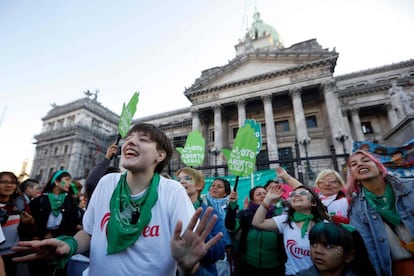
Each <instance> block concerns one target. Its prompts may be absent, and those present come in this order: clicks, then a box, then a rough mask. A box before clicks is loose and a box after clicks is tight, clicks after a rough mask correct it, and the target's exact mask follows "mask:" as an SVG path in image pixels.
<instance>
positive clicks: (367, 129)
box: [361, 121, 374, 134]
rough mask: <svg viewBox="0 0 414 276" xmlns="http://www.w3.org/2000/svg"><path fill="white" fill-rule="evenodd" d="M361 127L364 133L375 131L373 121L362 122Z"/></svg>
mask: <svg viewBox="0 0 414 276" xmlns="http://www.w3.org/2000/svg"><path fill="white" fill-rule="evenodd" d="M361 128H362V133H364V134H370V133H374V130H373V129H372V125H371V122H369V121H368V122H361Z"/></svg>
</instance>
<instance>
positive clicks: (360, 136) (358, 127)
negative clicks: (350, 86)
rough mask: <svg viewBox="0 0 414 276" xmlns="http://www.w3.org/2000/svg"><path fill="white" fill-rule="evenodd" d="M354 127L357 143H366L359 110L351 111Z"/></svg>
mask: <svg viewBox="0 0 414 276" xmlns="http://www.w3.org/2000/svg"><path fill="white" fill-rule="evenodd" d="M351 117H352V125H353V126H354V130H355V136H356V140H357V141H364V140H365V137H364V133H362V127H361V120H360V119H359V109H357V108H353V109H351Z"/></svg>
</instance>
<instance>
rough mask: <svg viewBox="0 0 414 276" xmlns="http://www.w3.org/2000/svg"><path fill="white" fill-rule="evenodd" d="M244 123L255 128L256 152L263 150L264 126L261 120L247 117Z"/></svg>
mask: <svg viewBox="0 0 414 276" xmlns="http://www.w3.org/2000/svg"><path fill="white" fill-rule="evenodd" d="M244 125H250V126H251V127H252V128H253V129H254V135H256V137H257V148H256V154H259V152H260V151H261V150H262V126H261V124H260V123H259V122H256V121H255V120H253V119H247V120H245V121H244Z"/></svg>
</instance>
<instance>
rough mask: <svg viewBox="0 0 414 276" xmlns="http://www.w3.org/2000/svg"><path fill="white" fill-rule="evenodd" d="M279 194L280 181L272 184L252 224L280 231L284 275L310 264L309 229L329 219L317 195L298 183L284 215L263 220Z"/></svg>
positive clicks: (280, 194) (268, 229)
mask: <svg viewBox="0 0 414 276" xmlns="http://www.w3.org/2000/svg"><path fill="white" fill-rule="evenodd" d="M282 193H283V191H282V187H281V186H280V185H279V184H272V185H271V188H270V189H269V191H268V193H267V194H266V197H265V199H264V200H263V201H262V203H261V206H260V207H259V208H258V209H257V211H256V214H255V215H254V218H253V222H252V224H253V226H254V227H256V228H258V229H262V230H267V231H275V232H278V233H282V234H283V242H284V246H285V251H286V255H287V262H286V264H285V268H286V275H295V274H296V273H297V272H299V271H301V270H303V269H306V268H308V267H310V266H311V265H312V260H311V258H310V243H309V238H308V235H309V230H310V229H311V228H312V226H313V225H314V224H315V223H316V222H320V221H323V220H328V219H329V216H328V214H327V211H326V207H325V206H324V205H323V204H322V202H321V200H320V199H319V197H318V195H317V194H316V193H315V192H314V191H313V190H312V189H310V188H308V187H305V186H299V187H297V188H296V189H294V191H293V192H292V193H291V195H290V198H291V200H290V207H289V209H288V211H287V213H286V214H282V215H279V216H276V217H273V218H269V219H265V215H266V212H267V210H268V209H269V208H270V206H272V205H273V204H275V203H277V202H278V201H279V200H280V198H281V196H282Z"/></svg>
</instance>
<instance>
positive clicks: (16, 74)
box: [0, 0, 414, 173]
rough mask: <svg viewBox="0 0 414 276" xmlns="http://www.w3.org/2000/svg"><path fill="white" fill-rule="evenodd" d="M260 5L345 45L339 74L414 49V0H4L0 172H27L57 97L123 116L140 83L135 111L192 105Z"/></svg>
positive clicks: (283, 31)
mask: <svg viewBox="0 0 414 276" xmlns="http://www.w3.org/2000/svg"><path fill="white" fill-rule="evenodd" d="M255 6H256V7H257V9H258V11H259V12H260V13H261V17H262V19H263V20H264V21H265V22H266V23H268V24H270V25H272V26H273V27H275V28H276V30H277V31H278V32H279V33H280V35H281V37H282V38H283V41H284V45H285V46H286V47H289V46H290V45H292V44H295V43H298V42H301V41H304V40H308V39H312V38H316V39H317V41H318V42H319V43H320V44H321V45H322V47H324V48H329V49H332V48H334V47H335V48H336V51H337V52H339V59H338V62H337V66H336V70H335V75H340V74H345V73H350V72H353V71H359V70H364V69H368V68H373V67H377V66H382V65H386V64H390V63H396V62H400V61H404V60H408V59H412V58H413V56H414V55H413V48H412V47H413V44H414V43H413V40H414V38H413V35H412V33H413V29H414V16H413V13H414V1H412V0H394V1H393V0H389V1H386V0H364V1H361V0H344V1H340V0H334V1H333V0H289V1H286V0H256V1H242V0H194V1H182V0H162V1H161V0H151V1H132V0H131V1H126V0H125V1H113V0H99V1H94V0H88V1H81V0H79V1H77V0H74V1H52V0H43V1H42V0H32V1H25V0H22V1H12V0H8V1H6V0H0V42H1V48H0V153H1V156H2V157H1V158H0V171H4V170H11V171H15V172H16V173H18V172H20V168H21V165H22V162H23V161H24V160H25V159H29V160H31V159H32V158H33V154H34V149H35V146H34V145H33V142H35V140H34V138H33V136H34V135H36V134H38V133H40V131H41V126H42V120H41V118H42V117H43V116H45V115H46V113H47V112H48V111H49V110H50V109H51V104H52V103H56V104H58V105H63V104H66V103H68V102H70V101H73V100H76V99H79V98H82V97H84V94H83V91H85V90H88V89H89V90H91V91H95V90H96V89H99V91H100V92H99V94H98V100H99V101H100V102H101V103H102V104H103V105H104V106H106V107H108V108H109V109H111V110H112V111H114V112H115V113H118V114H120V113H121V110H122V104H123V102H126V101H128V100H129V98H130V97H131V96H132V94H133V92H134V91H140V101H139V103H138V108H137V112H136V114H135V118H139V117H142V116H146V115H151V114H156V113H161V112H165V111H169V110H174V109H177V108H181V107H186V106H189V105H190V102H189V101H188V100H187V99H186V97H185V96H184V95H183V92H184V89H185V87H189V86H191V84H193V83H194V81H195V79H196V78H197V77H199V76H200V74H201V71H202V70H205V69H208V68H210V67H214V66H222V65H225V64H227V63H228V61H229V60H231V59H232V58H234V57H235V50H234V45H235V44H237V42H238V40H239V39H240V38H242V37H243V36H244V35H243V34H244V30H245V29H246V22H247V23H248V24H249V25H250V24H251V23H252V21H253V12H254V7H255Z"/></svg>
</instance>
